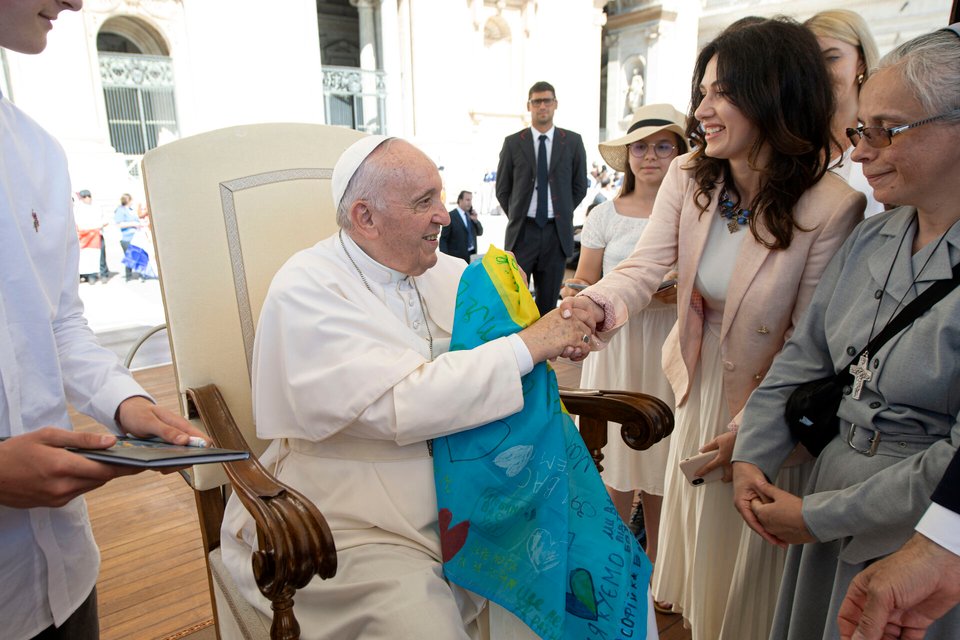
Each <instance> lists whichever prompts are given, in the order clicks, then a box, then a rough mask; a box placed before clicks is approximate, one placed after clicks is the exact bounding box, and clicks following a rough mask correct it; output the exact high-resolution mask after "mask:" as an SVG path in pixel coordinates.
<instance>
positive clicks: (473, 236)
mask: <svg viewBox="0 0 960 640" xmlns="http://www.w3.org/2000/svg"><path fill="white" fill-rule="evenodd" d="M457 213H459V214H460V219H461V220H463V226H464V227H466V228H467V233H468V234H470V235H469V236H468V237H469V239H470V240H472V241H473V242H468V243H467V250H468V251H474V250H476V248H477V232H476V230H475V229H474V228H473V220H472V219H471V218H470V214H468V213H467V212H466V211H464V210H463V209H461V208H460V206H459V205H457Z"/></svg>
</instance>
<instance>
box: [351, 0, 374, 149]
mask: <svg viewBox="0 0 960 640" xmlns="http://www.w3.org/2000/svg"><path fill="white" fill-rule="evenodd" d="M350 4H352V5H353V6H355V7H356V8H357V12H358V13H359V14H360V71H361V77H360V84H361V87H362V91H363V94H364V96H363V100H362V103H363V126H362V127H361V129H362V130H363V131H367V132H370V133H378V132H377V131H376V130H375V129H376V115H377V109H378V105H377V97H376V93H377V77H376V71H377V26H376V20H375V18H374V11H375V10H376V8H377V6H378V4H379V2H378V1H377V0H350Z"/></svg>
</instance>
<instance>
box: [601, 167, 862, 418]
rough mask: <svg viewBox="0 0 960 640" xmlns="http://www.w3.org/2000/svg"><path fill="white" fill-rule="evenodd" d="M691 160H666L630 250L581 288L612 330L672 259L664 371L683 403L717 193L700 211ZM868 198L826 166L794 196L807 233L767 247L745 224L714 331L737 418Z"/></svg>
mask: <svg viewBox="0 0 960 640" xmlns="http://www.w3.org/2000/svg"><path fill="white" fill-rule="evenodd" d="M689 158H690V156H689V155H684V156H680V157H679V158H677V159H676V160H674V161H673V163H672V164H671V165H670V169H669V170H668V171H667V175H666V177H665V178H664V180H663V184H661V185H660V191H659V193H658V194H657V200H656V202H655V204H654V206H653V213H652V214H651V216H650V222H649V223H648V224H647V227H646V229H644V232H643V234H642V235H641V236H640V239H639V241H638V242H637V246H636V248H635V249H634V251H633V253H632V254H631V255H630V257H628V258H627V259H626V260H624V261H623V262H621V263H620V264H619V265H618V266H617V268H616V269H615V270H614V271H612V272H610V273H609V274H607V275H606V276H604V277H603V279H602V280H600V282H598V283H597V284H595V285H594V286H592V287H590V288H589V289H587V290H586V291H585V292H584V293H585V294H586V295H588V296H590V297H591V298H592V299H594V300H595V301H596V302H598V303H599V304H601V305H602V306H603V307H604V310H605V312H606V317H605V318H604V324H603V325H602V326H601V327H600V328H601V329H602V330H604V331H607V330H612V329H615V328H617V327H619V326H621V325H622V324H623V323H624V322H626V320H627V318H628V317H629V316H630V315H632V314H635V313H636V312H638V311H640V310H641V309H643V308H644V307H646V306H647V304H648V303H649V302H650V297H651V295H652V294H653V293H654V292H655V291H656V288H657V286H658V285H659V284H660V282H661V281H662V279H663V276H664V275H665V274H666V273H667V272H668V271H669V270H670V269H671V268H672V267H673V265H675V264H676V265H677V270H678V271H679V274H680V275H679V277H678V283H677V315H678V317H677V324H676V325H675V326H674V328H673V331H672V332H671V333H670V335H669V336H668V337H667V340H666V342H665V343H664V346H663V369H664V373H665V374H666V376H667V379H668V380H669V381H670V385H671V386H672V387H673V391H674V394H675V395H676V400H677V405H678V406H679V405H681V404H683V403H684V402H685V401H686V398H687V393H688V391H689V389H690V380H691V378H692V376H693V374H694V373H695V371H696V368H697V365H698V363H699V361H700V345H701V341H702V338H703V310H702V299H701V297H700V294H699V293H698V292H695V291H694V288H693V285H694V281H695V279H696V274H697V267H698V266H699V264H700V258H701V256H702V255H703V250H704V246H705V245H706V240H707V236H708V234H709V230H710V225H711V224H712V223H713V218H714V216H716V215H718V213H717V201H718V199H719V193H720V191H721V190H720V189H719V188H717V189H714V191H713V194H712V199H711V202H710V205H709V206H708V207H707V210H706V211H705V212H704V213H703V215H702V216H701V215H700V209H699V207H698V206H697V205H696V202H695V201H694V195H695V193H696V190H697V185H696V182H694V180H693V172H692V171H690V170H685V169H684V168H683V167H684V165H685V163H686V162H687V161H688V160H689ZM865 206H866V198H865V197H864V196H863V194H862V193H860V192H858V191H855V190H853V189H852V188H850V187H849V186H848V185H847V183H846V182H844V181H843V180H842V179H841V178H838V177H837V176H835V175H834V174H832V173H827V175H825V176H824V177H823V179H821V180H820V182H818V183H817V184H816V185H814V186H813V187H812V188H810V189H808V190H807V192H806V193H804V194H803V196H801V198H800V200H799V201H798V202H797V205H796V207H795V209H794V212H793V215H794V219H795V220H796V221H797V223H798V224H799V225H800V227H801V228H803V229H809V231H799V230H795V231H794V234H793V241H792V242H791V243H790V247H789V248H788V249H786V250H781V251H774V250H770V249H767V248H766V247H764V246H763V245H762V244H760V243H758V242H757V241H756V240H755V239H754V237H753V235H752V234H751V233H750V232H749V231H748V230H746V229H744V230H742V231H741V233H744V232H746V233H747V234H748V235H747V237H746V238H744V241H743V244H742V245H741V248H740V253H739V254H738V256H737V262H736V264H735V265H734V275H733V278H732V279H731V280H730V287H729V290H728V292H727V299H726V303H725V305H724V312H723V321H722V326H721V330H720V349H721V359H722V362H723V368H724V376H723V382H724V394H725V397H726V401H727V407H728V409H729V411H730V415H731V416H735V417H734V421H735V422H737V424H739V422H740V420H739V414H740V411H741V410H742V409H743V407H744V405H745V404H746V403H747V398H748V397H749V396H750V393H751V392H752V391H753V390H754V389H755V388H756V387H757V386H758V385H759V384H760V381H761V380H762V379H763V377H764V375H766V373H767V369H768V368H769V367H770V363H771V362H772V361H773V358H774V356H775V355H776V354H777V353H778V352H779V351H780V348H781V347H782V346H783V343H784V342H785V341H786V339H787V338H788V337H789V336H790V333H791V332H792V331H793V327H794V326H795V325H796V324H797V321H798V320H799V319H800V316H801V315H802V314H803V311H804V310H805V309H806V308H807V305H808V304H809V302H810V298H811V296H812V295H813V290H814V289H815V288H816V286H817V282H818V281H819V280H820V275H821V274H822V273H823V271H824V269H825V268H826V266H827V263H828V262H830V259H831V258H832V257H833V254H834V253H836V251H837V249H839V248H840V245H841V244H843V241H844V240H846V238H847V236H848V235H849V234H850V232H851V231H852V230H853V228H854V227H855V226H856V225H857V224H858V223H859V222H860V221H861V220H862V219H863V210H864V207H865Z"/></svg>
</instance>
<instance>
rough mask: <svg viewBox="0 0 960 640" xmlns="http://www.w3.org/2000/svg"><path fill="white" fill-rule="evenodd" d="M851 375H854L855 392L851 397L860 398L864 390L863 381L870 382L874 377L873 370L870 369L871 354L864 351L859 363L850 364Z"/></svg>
mask: <svg viewBox="0 0 960 640" xmlns="http://www.w3.org/2000/svg"><path fill="white" fill-rule="evenodd" d="M850 375H852V376H853V392H852V393H851V394H850V397H851V398H853V399H854V400H859V399H860V392H861V391H863V383H864V382H870V379H871V378H873V371H870V354H868V353H867V352H866V351H864V352H863V353H862V354H861V355H860V360H858V361H857V364H855V365H850Z"/></svg>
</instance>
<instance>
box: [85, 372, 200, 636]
mask: <svg viewBox="0 0 960 640" xmlns="http://www.w3.org/2000/svg"><path fill="white" fill-rule="evenodd" d="M134 376H135V377H136V378H137V379H138V380H139V382H140V384H141V385H143V387H144V388H145V389H146V390H147V391H148V392H150V393H151V394H153V396H154V397H155V398H156V399H157V401H158V402H159V403H160V404H161V405H163V406H165V407H167V408H169V409H171V410H173V411H177V410H178V407H177V401H176V390H175V386H174V380H173V369H172V367H171V366H170V365H167V366H163V367H157V368H154V369H145V370H143V371H138V372H136V373H135V374H134ZM73 418H74V424H75V425H77V428H78V429H82V430H85V431H89V430H102V429H103V427H100V426H99V425H96V424H94V423H93V422H92V421H91V420H90V419H89V418H86V417H85V416H78V415H75V414H74V415H73ZM87 508H88V509H89V511H90V520H91V522H92V523H93V531H94V535H95V536H96V539H97V543H98V545H99V546H100V554H101V558H102V560H101V568H100V579H99V580H98V581H97V592H98V598H99V605H100V637H101V640H120V639H124V640H164V639H166V638H170V637H173V636H177V635H179V634H180V633H181V632H183V631H185V630H188V629H193V628H197V627H198V626H202V625H204V624H205V623H209V621H211V620H212V618H213V612H212V610H211V608H210V594H209V590H208V586H207V574H206V569H205V566H204V561H203V553H202V551H201V545H200V525H199V524H198V521H197V510H196V507H195V505H194V500H193V490H192V489H190V487H189V486H188V485H187V484H186V482H184V480H183V478H181V477H180V476H179V474H175V473H174V474H170V475H162V474H160V473H157V472H154V471H147V472H144V473H141V474H137V475H135V476H128V477H125V478H118V479H116V480H114V481H113V482H110V483H109V484H107V485H104V486H103V487H100V488H99V489H96V490H95V491H91V492H90V493H89V494H87Z"/></svg>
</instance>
